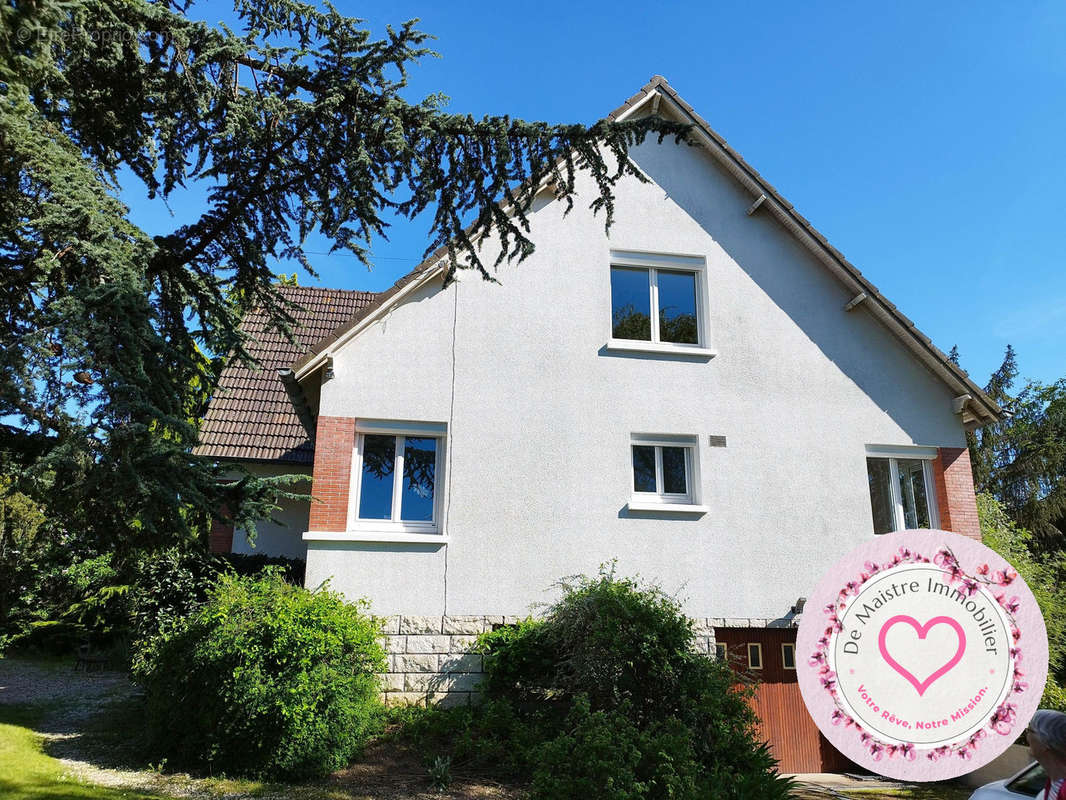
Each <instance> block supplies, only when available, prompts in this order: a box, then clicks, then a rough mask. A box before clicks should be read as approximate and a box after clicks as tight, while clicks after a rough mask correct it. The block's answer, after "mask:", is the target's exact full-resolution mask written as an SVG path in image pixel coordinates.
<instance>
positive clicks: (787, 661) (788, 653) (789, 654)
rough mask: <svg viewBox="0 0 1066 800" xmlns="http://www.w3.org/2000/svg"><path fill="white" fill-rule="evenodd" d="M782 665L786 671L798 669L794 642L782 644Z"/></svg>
mask: <svg viewBox="0 0 1066 800" xmlns="http://www.w3.org/2000/svg"><path fill="white" fill-rule="evenodd" d="M781 665H782V666H783V667H784V668H785V669H795V668H796V645H795V644H793V643H792V642H782V643H781Z"/></svg>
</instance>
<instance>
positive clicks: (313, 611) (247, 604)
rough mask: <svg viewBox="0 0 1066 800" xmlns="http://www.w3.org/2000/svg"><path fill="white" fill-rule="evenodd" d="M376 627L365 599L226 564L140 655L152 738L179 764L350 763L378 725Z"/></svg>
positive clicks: (262, 773)
mask: <svg viewBox="0 0 1066 800" xmlns="http://www.w3.org/2000/svg"><path fill="white" fill-rule="evenodd" d="M379 636H380V627H379V625H378V623H377V622H375V621H374V620H373V619H372V618H371V617H370V616H369V615H368V614H366V613H365V607H364V606H363V605H361V604H351V603H347V602H345V601H344V600H343V599H342V598H341V597H340V595H338V594H336V593H334V592H331V591H329V590H328V589H322V590H319V591H315V592H311V591H308V590H307V589H303V588H301V587H298V586H293V585H292V584H290V583H287V582H286V581H285V580H284V579H283V578H282V576H281V574H280V571H279V570H278V569H277V568H267V569H266V570H264V572H263V573H262V574H261V575H259V576H252V577H238V576H234V575H222V576H221V577H220V578H219V580H218V582H217V584H216V585H215V586H214V588H212V589H211V590H210V592H209V594H208V598H207V601H206V602H205V603H204V604H203V605H202V606H200V607H199V608H197V609H195V610H194V611H193V612H192V613H191V614H189V615H188V616H186V617H184V618H182V619H181V620H179V621H178V622H177V623H176V624H175V625H174V626H173V627H171V628H169V629H168V630H166V631H165V632H164V633H163V634H162V635H161V636H160V637H157V638H156V639H155V640H154V642H153V644H152V647H151V649H150V651H149V652H148V653H146V654H145V656H144V657H143V658H142V659H135V663H136V664H137V665H138V669H137V674H136V678H137V680H138V681H139V682H140V684H141V685H142V686H143V687H144V689H145V696H146V711H147V714H146V718H147V723H148V727H149V732H150V740H151V745H152V746H153V748H154V749H155V750H156V752H157V753H158V754H159V755H160V756H162V757H166V758H167V759H168V763H169V764H171V765H174V766H179V767H184V768H191V769H196V770H201V771H207V772H211V773H225V774H228V775H243V776H249V777H258V778H280V779H296V778H305V777H312V776H319V775H325V774H328V773H329V772H331V771H333V770H336V769H338V768H340V767H343V766H345V765H347V764H348V763H349V761H350V760H351V758H352V757H353V756H354V755H356V754H357V753H358V752H359V750H360V749H361V748H362V746H363V745H364V744H365V743H366V742H367V740H368V739H369V737H370V736H371V735H373V734H374V733H375V732H377V731H378V730H379V728H380V724H381V720H382V713H381V702H380V699H379V685H378V678H377V675H378V674H380V673H382V672H384V671H385V653H384V650H383V648H382V646H381V644H380V642H379V640H378V637H379Z"/></svg>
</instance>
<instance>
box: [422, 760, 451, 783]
mask: <svg viewBox="0 0 1066 800" xmlns="http://www.w3.org/2000/svg"><path fill="white" fill-rule="evenodd" d="M428 772H429V785H430V786H432V787H433V789H434V791H437V792H444V791H447V789H448V787H449V786H451V785H452V759H451V757H449V756H437V757H436V758H435V759H433V763H432V764H430V765H429V770H428Z"/></svg>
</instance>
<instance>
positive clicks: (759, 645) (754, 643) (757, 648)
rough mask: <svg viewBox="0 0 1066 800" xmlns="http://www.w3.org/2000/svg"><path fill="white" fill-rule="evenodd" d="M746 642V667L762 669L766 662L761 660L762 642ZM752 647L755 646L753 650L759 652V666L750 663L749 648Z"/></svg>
mask: <svg viewBox="0 0 1066 800" xmlns="http://www.w3.org/2000/svg"><path fill="white" fill-rule="evenodd" d="M747 644H748V648H747V651H748V669H762V668H763V667H764V666H765V665H766V662H765V661H764V660H763V657H762V644H760V643H759V642H748V643H747ZM753 647H754V648H755V650H756V651H757V652H758V654H759V666H755V665H754V664H752V663H751V648H753Z"/></svg>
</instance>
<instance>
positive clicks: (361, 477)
mask: <svg viewBox="0 0 1066 800" xmlns="http://www.w3.org/2000/svg"><path fill="white" fill-rule="evenodd" d="M443 450H444V431H443V426H442V425H436V424H431V423H429V424H427V423H408V424H402V423H382V422H378V423H375V422H370V421H366V422H363V421H360V422H359V423H358V424H357V426H356V440H355V454H354V457H353V461H352V491H351V501H350V503H349V508H350V513H349V517H350V520H349V526H348V527H349V528H351V529H353V530H364V531H366V530H369V531H397V530H399V531H408V532H411V533H438V532H439V531H440V496H439V495H440V492H439V491H438V489H439V486H440V473H441V466H442V464H443V460H442V454H443Z"/></svg>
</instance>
